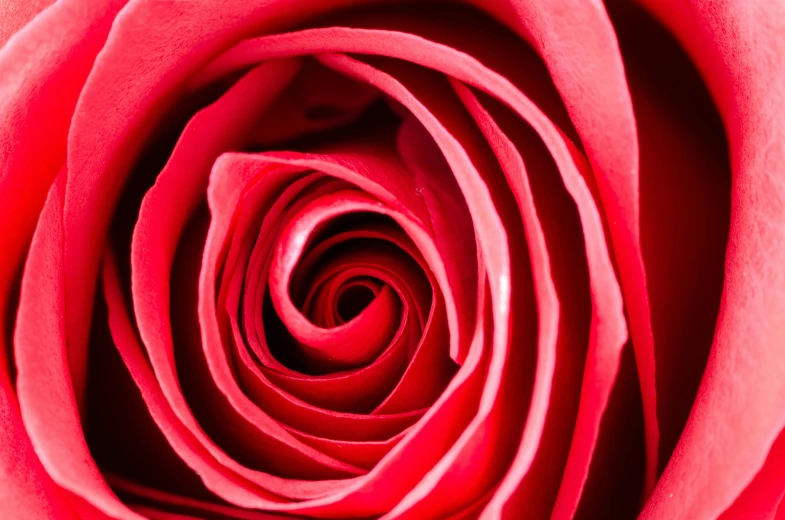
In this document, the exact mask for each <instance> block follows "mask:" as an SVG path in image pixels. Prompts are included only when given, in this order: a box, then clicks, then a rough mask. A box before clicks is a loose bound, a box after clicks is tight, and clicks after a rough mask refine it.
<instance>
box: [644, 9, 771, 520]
mask: <svg viewBox="0 0 785 520" xmlns="http://www.w3.org/2000/svg"><path fill="white" fill-rule="evenodd" d="M647 7H649V8H650V9H651V10H652V11H653V12H654V13H655V14H656V16H657V17H658V18H660V19H661V20H662V21H663V22H664V23H665V24H666V25H667V26H668V27H669V28H671V30H672V31H673V33H674V34H675V35H677V37H678V38H679V39H680V42H681V43H682V44H683V45H684V46H685V48H686V49H687V50H688V52H689V54H690V56H691V57H692V58H693V61H694V62H695V63H696V65H697V66H698V69H699V70H700V71H701V73H702V76H703V77H704V79H705V81H706V83H707V85H708V87H709V89H710V92H711V93H712V95H713V98H714V99H715V101H716V102H717V105H718V108H719V110H720V113H721V114H722V117H723V121H724V123H725V130H726V133H727V135H728V142H729V145H730V152H731V168H732V173H733V178H732V191H731V224H730V232H729V243H728V248H727V251H726V262H725V285H724V288H723V295H722V300H721V303H720V311H719V317H718V320H717V326H716V331H715V335H714V342H713V345H712V350H711V355H710V356H709V361H708V365H707V367H706V371H705V374H704V377H703V380H702V381H701V385H700V387H699V389H698V396H697V399H696V403H695V406H694V407H693V409H692V412H691V415H690V418H689V419H688V421H687V425H686V427H685V430H684V433H683V434H682V437H681V439H680V441H679V444H677V446H676V449H675V451H674V453H673V457H672V458H671V460H670V462H669V463H668V466H667V467H666V469H665V472H664V473H663V475H662V477H661V478H660V481H659V482H658V485H657V488H656V490H655V493H654V495H653V496H652V499H651V500H650V501H649V503H648V504H647V505H646V508H645V509H644V511H643V514H642V518H672V517H673V516H674V515H683V516H688V517H691V518H702V517H709V518H710V517H716V516H718V515H719V514H720V513H721V512H722V511H723V510H725V509H727V508H728V507H729V506H730V504H731V503H732V502H733V501H734V500H735V499H736V497H738V496H739V495H740V493H742V491H743V490H744V488H745V487H746V486H747V485H748V484H749V483H750V482H751V481H752V479H753V478H754V477H755V475H756V474H757V473H758V472H759V471H760V468H761V467H762V466H763V465H764V463H765V460H766V457H767V455H768V453H769V451H770V447H771V446H772V443H773V442H774V440H775V439H776V437H777V436H778V435H779V434H780V432H781V431H782V430H783V426H785V414H784V413H783V411H785V357H783V356H782V355H781V348H780V346H781V345H783V344H784V343H785V328H783V326H782V316H783V315H784V314H785V284H784V283H783V277H782V269H781V268H779V266H781V265H782V264H784V263H785V240H783V237H782V235H783V232H785V228H783V227H782V226H781V225H774V223H780V222H783V221H785V204H783V203H782V201H783V200H784V199H785V193H784V192H783V182H782V175H781V172H782V171H783V169H785V153H783V149H782V146H781V145H780V144H779V143H782V142H783V139H785V126H784V125H783V118H782V114H785V95H783V92H785V80H784V79H783V78H785V70H784V69H783V61H782V60H781V59H778V58H777V57H779V56H783V55H785V47H784V46H783V44H784V42H783V40H782V38H781V37H780V34H782V32H783V31H785V27H783V20H785V17H784V16H783V15H782V10H781V8H780V6H778V5H776V4H774V3H762V4H760V5H755V6H750V5H749V4H748V3H745V2H735V1H727V2H720V3H713V2H703V1H694V2H690V3H685V4H681V3H678V4H676V3H672V2H662V3H656V2H650V3H647ZM696 24H697V26H698V27H701V28H702V29H701V30H695V29H694V27H696ZM772 57H774V58H772ZM775 266H776V267H775ZM718 476H721V478H718Z"/></svg>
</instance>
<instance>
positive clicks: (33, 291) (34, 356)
mask: <svg viewBox="0 0 785 520" xmlns="http://www.w3.org/2000/svg"><path fill="white" fill-rule="evenodd" d="M64 188H65V178H64V177H61V178H60V179H59V181H58V182H57V183H55V185H54V186H53V187H52V190H51V191H50V194H49V197H48V198H47V203H46V204H45V205H44V210H43V212H42V213H41V218H40V219H39V222H38V227H37V228H36V232H35V234H34V235H33V242H32V244H31V246H30V254H29V256H28V259H27V263H26V266H25V273H24V276H23V279H22V291H21V296H20V299H19V314H18V318H17V323H16V329H15V331H14V346H15V351H14V354H15V356H14V357H15V359H16V362H17V367H18V370H19V373H18V377H17V392H18V396H19V407H20V409H21V412H22V419H23V420H24V423H25V429H26V430H27V433H28V435H30V441H31V442H32V444H33V446H34V447H35V449H36V453H37V454H38V457H39V458H40V460H41V463H42V464H43V466H44V467H45V468H46V471H47V472H48V473H49V475H51V477H52V479H53V480H54V481H55V482H57V483H58V484H59V485H60V486H62V487H63V488H64V489H66V490H68V491H71V492H72V493H74V494H75V495H76V496H77V497H83V498H84V499H85V500H87V501H88V502H89V503H90V504H92V505H94V506H95V507H96V508H98V509H99V510H100V511H101V512H103V513H104V514H106V515H109V516H110V517H112V518H122V519H134V520H137V519H139V520H141V517H140V516H138V515H137V514H135V513H134V512H132V511H131V510H130V509H128V508H127V507H126V506H125V505H124V504H123V503H122V502H121V501H120V500H119V499H118V498H117V497H116V496H115V495H114V493H113V492H112V491H111V490H110V489H109V486H108V485H107V484H106V482H105V481H104V478H103V476H102V475H101V472H100V470H99V469H98V467H97V466H96V464H95V461H94V460H93V458H92V457H91V456H90V452H89V450H88V447H87V443H86V442H85V438H84V432H83V430H82V424H81V421H80V418H79V412H78V408H77V402H76V396H75V393H74V387H73V386H72V383H71V377H70V372H69V367H68V358H67V354H66V340H65V324H64V320H63V317H64V314H65V311H64V305H65V295H64V290H63V289H64V288H63V285H64V276H63V270H62V269H63V257H62V254H63V224H62V210H63V191H64Z"/></svg>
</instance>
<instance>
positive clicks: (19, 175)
mask: <svg viewBox="0 0 785 520" xmlns="http://www.w3.org/2000/svg"><path fill="white" fill-rule="evenodd" d="M80 3H82V2H73V1H71V2H69V1H61V2H59V3H58V4H56V5H54V6H52V7H51V8H49V9H47V10H45V11H44V12H43V13H41V14H40V16H38V17H37V18H36V19H35V20H33V21H32V22H31V23H29V24H28V25H27V26H26V27H24V28H23V29H21V30H20V31H19V32H18V33H16V35H15V36H14V37H13V39H12V40H11V41H9V42H7V44H6V45H5V46H3V47H2V49H1V50H0V207H2V208H3V212H4V214H3V218H2V219H0V236H2V237H3V238H2V243H3V254H2V255H1V256H0V316H2V317H3V319H0V351H2V352H8V351H9V350H10V348H8V347H7V346H6V345H5V341H6V338H8V337H9V334H8V333H7V331H6V330H5V326H6V324H7V323H8V321H6V319H5V317H6V316H7V314H8V312H9V311H8V309H9V303H10V302H9V296H10V294H11V287H12V285H13V280H14V279H15V277H16V276H17V274H18V272H19V270H20V269H21V267H22V262H23V259H24V254H25V250H26V247H27V245H28V244H29V242H30V239H31V237H32V234H33V229H34V228H35V223H36V220H37V218H38V214H39V212H40V211H41V207H42V206H43V204H44V199H45V198H46V194H47V192H48V190H49V186H50V184H51V183H52V180H53V179H54V178H55V176H56V175H57V173H58V172H59V171H60V170H61V168H62V165H63V162H64V160H65V137H66V132H67V128H68V124H69V121H70V118H71V113H72V110H73V106H74V104H75V103H76V97H77V95H78V93H79V91H80V89H81V87H82V84H83V83H84V80H85V78H86V76H87V71H88V70H89V67H90V65H91V64H92V62H93V59H94V58H95V55H96V53H97V52H98V49H99V48H100V45H101V44H102V43H103V41H104V39H105V37H106V33H107V31H108V30H109V25H110V24H111V21H112V19H113V18H114V14H115V13H116V12H117V10H118V9H119V7H120V5H121V4H122V2H117V1H115V2H113V1H97V2H92V3H90V5H89V6H86V8H84V9H77V8H76V7H77V6H76V4H80ZM10 6H14V7H13V8H14V9H18V10H16V11H15V13H16V14H15V15H13V16H8V11H3V12H2V14H0V25H2V27H1V28H0V43H5V40H6V39H7V38H8V37H10V35H11V34H12V33H14V32H16V31H17V30H18V29H19V27H21V25H22V24H23V23H24V22H25V21H27V19H29V18H30V17H31V16H32V15H33V14H34V13H35V12H36V11H37V10H39V9H40V8H42V7H43V6H44V2H29V3H28V2H15V3H10V4H9V3H6V2H3V7H4V8H6V9H8V8H10ZM77 14H78V16H76V15H77ZM66 56H68V57H69V58H70V59H68V60H66V59H65V57H66ZM31 64H34V65H35V66H34V67H31V66H30V65H31ZM44 115H45V116H44ZM42 149H43V150H46V153H41V150H42ZM0 360H1V361H0V424H2V425H3V428H0V503H2V504H3V508H4V512H5V513H7V514H12V515H17V516H19V517H24V518H36V517H52V516H56V517H63V518H68V517H69V516H71V515H72V513H71V512H70V507H69V506H68V505H67V503H66V501H65V500H64V496H63V494H62V493H61V491H59V490H57V488H56V486H55V485H54V484H53V482H52V479H51V477H50V476H49V475H47V474H46V472H45V471H44V469H43V467H42V466H41V463H40V462H39V461H38V460H37V457H36V454H35V453H34V452H33V446H32V445H31V443H30V440H29V439H28V437H27V433H26V432H25V431H24V426H23V424H22V420H21V417H20V415H19V408H18V405H17V403H16V396H15V395H14V391H13V389H12V387H11V381H10V379H9V374H8V370H7V369H8V367H7V366H6V361H5V360H6V357H5V356H0Z"/></svg>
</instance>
